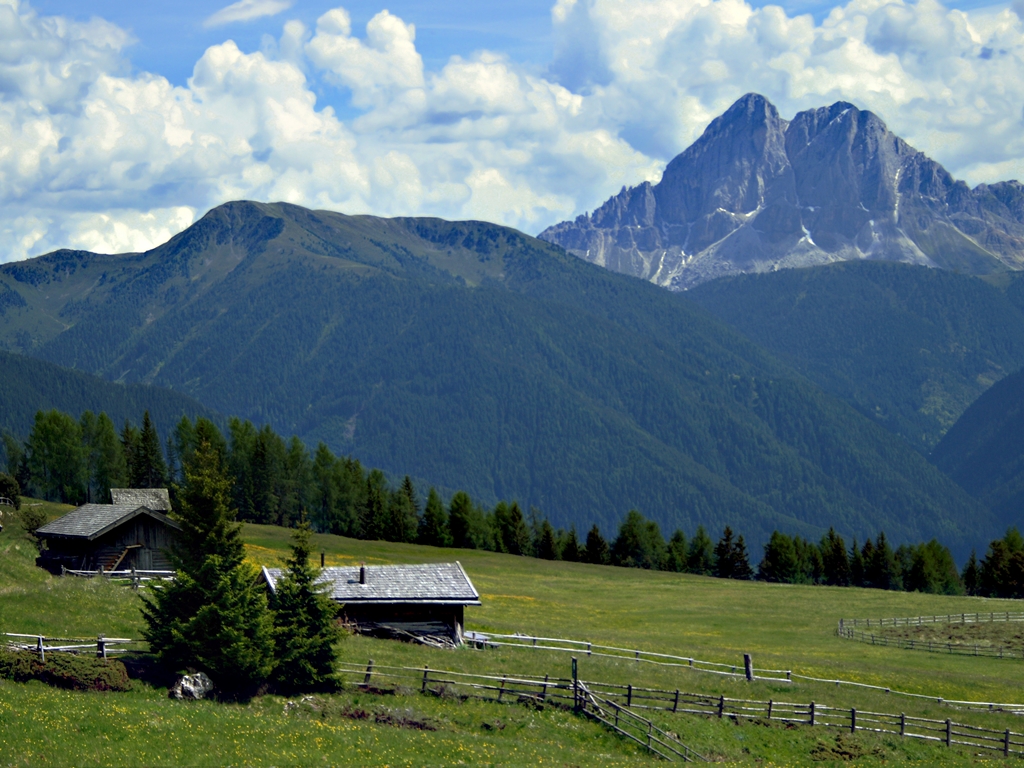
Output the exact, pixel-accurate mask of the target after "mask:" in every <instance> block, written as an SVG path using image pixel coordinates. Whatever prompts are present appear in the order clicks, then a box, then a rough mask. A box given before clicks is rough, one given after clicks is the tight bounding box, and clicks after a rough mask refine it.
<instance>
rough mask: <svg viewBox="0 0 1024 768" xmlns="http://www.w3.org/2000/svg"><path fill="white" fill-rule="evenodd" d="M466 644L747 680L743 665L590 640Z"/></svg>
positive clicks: (774, 672)
mask: <svg viewBox="0 0 1024 768" xmlns="http://www.w3.org/2000/svg"><path fill="white" fill-rule="evenodd" d="M465 639H466V642H468V643H470V644H471V645H474V646H475V647H477V648H484V647H490V648H502V647H505V648H530V649H534V650H538V651H562V652H565V653H585V654H586V655H587V656H596V657H598V658H608V659H624V660H626V661H635V662H638V663H639V662H643V663H645V664H656V665H658V666H663V667H686V668H687V669H693V670H695V671H697V672H710V673H711V674H714V675H725V676H727V677H747V673H746V671H745V666H744V664H743V663H742V662H741V663H739V664H723V663H721V662H717V661H703V660H701V659H695V658H691V657H690V656H675V655H673V654H671V653H654V652H652V651H642V650H639V649H636V648H619V647H617V646H614V645H599V644H598V643H591V642H588V641H586V640H565V639H563V638H557V637H534V636H533V635H520V634H516V635H498V634H484V633H482V632H472V631H470V632H466V633H465ZM789 675H790V672H789V670H785V669H758V670H757V678H758V679H759V680H771V681H774V682H790V677H789Z"/></svg>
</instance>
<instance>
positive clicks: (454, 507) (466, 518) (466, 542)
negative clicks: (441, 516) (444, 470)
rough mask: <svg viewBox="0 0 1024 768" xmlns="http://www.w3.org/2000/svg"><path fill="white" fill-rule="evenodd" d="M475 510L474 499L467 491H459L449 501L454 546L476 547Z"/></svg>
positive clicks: (449, 519) (449, 516)
mask: <svg viewBox="0 0 1024 768" xmlns="http://www.w3.org/2000/svg"><path fill="white" fill-rule="evenodd" d="M475 516H476V515H475V510H474V508H473V501H472V499H470V498H469V494H467V493H466V492H465V491H458V492H456V494H455V495H454V496H452V500H451V501H450V502H449V503H448V526H449V530H450V532H451V537H452V546H455V547H460V548H462V549H476V547H477V542H476V538H475V536H474V533H475V531H474V527H475V526H474V522H475V520H474V518H475Z"/></svg>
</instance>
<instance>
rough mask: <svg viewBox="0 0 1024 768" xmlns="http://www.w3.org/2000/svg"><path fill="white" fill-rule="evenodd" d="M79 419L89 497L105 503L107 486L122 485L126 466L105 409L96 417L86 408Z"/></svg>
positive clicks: (126, 480)
mask: <svg viewBox="0 0 1024 768" xmlns="http://www.w3.org/2000/svg"><path fill="white" fill-rule="evenodd" d="M80 423H81V427H82V442H83V444H84V446H85V451H86V456H87V466H88V473H89V494H88V495H89V498H90V499H92V500H93V501H95V502H98V503H100V504H109V503H110V489H111V488H124V487H125V485H126V484H127V482H128V477H127V475H128V467H127V465H126V464H125V459H124V450H123V449H122V447H121V443H120V441H119V440H118V439H117V430H116V429H115V427H114V422H112V421H111V420H110V417H109V416H107V414H105V413H101V414H100V415H99V416H98V417H97V416H94V415H93V414H92V412H91V411H86V412H85V413H83V414H82V418H81V420H80Z"/></svg>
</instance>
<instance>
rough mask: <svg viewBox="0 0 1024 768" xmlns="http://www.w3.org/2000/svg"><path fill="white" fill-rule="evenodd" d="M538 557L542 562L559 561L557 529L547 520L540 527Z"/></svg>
mask: <svg viewBox="0 0 1024 768" xmlns="http://www.w3.org/2000/svg"><path fill="white" fill-rule="evenodd" d="M537 557H539V558H540V559H541V560H557V559H558V542H557V541H556V540H555V529H554V528H552V527H551V523H550V522H548V521H547V520H546V519H545V520H544V522H543V523H541V525H540V537H539V539H538V541H537Z"/></svg>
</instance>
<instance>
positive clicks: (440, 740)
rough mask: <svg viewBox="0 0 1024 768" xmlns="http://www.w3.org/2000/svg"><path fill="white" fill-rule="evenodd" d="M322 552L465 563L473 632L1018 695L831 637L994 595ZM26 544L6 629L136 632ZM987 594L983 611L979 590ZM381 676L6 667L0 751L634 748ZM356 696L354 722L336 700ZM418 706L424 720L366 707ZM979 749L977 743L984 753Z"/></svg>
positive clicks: (921, 659)
mask: <svg viewBox="0 0 1024 768" xmlns="http://www.w3.org/2000/svg"><path fill="white" fill-rule="evenodd" d="M245 537H246V541H247V542H248V545H249V547H248V552H249V556H250V558H251V559H253V560H254V561H256V562H258V563H261V564H267V565H277V564H279V561H280V559H281V558H282V557H283V556H284V555H285V553H286V551H287V543H288V538H289V532H288V531H284V530H281V529H277V528H273V527H268V526H246V529H245ZM315 544H316V547H317V549H318V550H323V551H324V552H325V553H326V559H327V563H328V564H339V563H354V562H367V563H383V562H425V561H430V560H435V561H438V560H453V559H458V560H460V561H461V562H462V563H463V565H464V566H465V568H466V570H467V572H468V573H469V575H470V577H471V578H472V579H473V581H474V583H475V585H476V586H477V589H478V590H479V591H480V593H481V595H482V601H483V605H482V606H480V607H475V608H469V609H468V610H467V624H468V626H469V627H470V628H474V629H479V630H485V631H494V632H516V631H518V632H524V633H530V634H537V635H549V636H553V637H568V638H579V639H586V640H591V641H593V642H595V643H604V644H608V645H618V646H624V647H627V648H632V647H637V648H641V649H644V650H649V651H660V652H666V653H675V654H679V655H684V656H690V655H692V656H694V657H697V658H702V659H708V660H711V661H722V662H726V663H737V664H741V663H742V654H743V653H744V652H748V653H751V654H753V657H754V661H755V667H761V668H767V667H778V668H782V669H792V670H793V671H799V672H804V673H810V674H815V675H820V676H823V677H830V678H831V677H842V678H845V679H850V680H856V681H862V682H870V683H875V684H882V685H888V686H891V687H893V688H899V689H903V690H908V691H914V692H925V693H930V694H933V695H936V696H943V697H944V698H947V699H952V698H970V699H979V698H980V699H989V700H996V701H1016V700H1020V699H1022V698H1024V695H1022V694H1021V692H1020V691H1021V685H1020V684H1021V681H1022V674H1021V672H1022V667H1021V663H1020V662H1012V661H1000V660H998V659H975V658H971V657H959V656H956V657H947V656H943V655H940V654H927V653H917V652H912V651H900V650H897V649H892V648H889V649H886V648H879V647H872V646H869V645H865V644H863V643H855V642H850V641H845V640H841V639H839V638H837V637H836V636H835V634H834V628H835V624H836V621H837V620H838V618H839V617H853V616H858V617H867V616H872V617H879V616H900V615H920V614H934V613H949V612H960V611H975V610H1001V609H1002V610H1005V608H1000V606H1002V605H1005V601H1004V602H1000V601H988V600H986V601H983V600H980V599H976V598H953V597H941V596H929V595H918V594H913V595H908V594H903V593H887V592H879V591H872V590H859V589H826V588H819V587H799V586H779V585H767V584H759V583H749V584H746V583H737V582H728V581H719V580H715V579H709V578H700V577H693V576H685V575H675V574H667V573H651V572H641V571H636V570H625V569H618V568H602V567H597V566H587V565H579V564H569V563H548V562H543V561H537V560H532V559H527V558H518V557H513V556H507V555H496V554H493V553H485V552H474V551H466V550H438V549H432V548H427V547H419V546H414V545H399V544H385V543H378V542H362V541H355V540H350V539H343V538H340V537H335V536H317V537H316V538H315ZM30 549H31V545H30V543H29V542H28V541H27V540H26V539H24V537H23V536H22V535H21V534H20V533H19V532H17V531H15V530H13V529H11V528H8V529H5V531H4V532H3V533H2V534H0V631H19V632H20V631H24V632H45V633H51V634H61V633H68V634H80V635H83V636H88V635H93V634H96V633H99V632H106V633H107V634H115V633H116V634H121V635H123V636H130V637H137V636H139V633H140V630H141V622H140V619H139V616H138V612H137V605H138V602H137V601H138V597H137V595H135V593H133V592H132V591H131V590H129V589H125V588H123V587H119V586H117V585H114V584H106V583H98V582H96V581H84V580H74V579H59V578H53V577H49V576H47V575H46V574H44V573H43V572H42V571H39V570H38V569H36V568H34V567H33V566H32V564H31V562H32V560H31V557H32V555H33V554H34V553H32V552H30V551H28V550H30ZM990 605H991V606H992V607H989V606H990ZM340 650H341V656H342V660H343V661H344V662H346V663H348V664H353V665H359V666H363V665H365V664H366V662H367V660H368V659H370V658H372V659H374V662H375V665H376V667H377V668H378V669H380V667H381V666H388V665H393V666H408V667H418V668H420V669H422V667H423V666H424V665H429V666H430V667H431V668H432V669H450V670H459V671H465V672H475V673H481V674H493V673H499V674H500V673H503V672H507V673H511V674H523V675H526V674H531V675H544V674H550V675H552V676H559V677H568V676H569V672H570V659H569V656H568V654H560V653H555V652H547V651H532V650H515V649H491V650H486V651H479V650H473V649H470V648H462V649H459V650H457V651H442V650H437V649H432V648H425V647H419V646H413V645H408V644H404V643H397V642H393V641H381V640H373V639H369V638H364V637H358V636H355V637H348V638H346V639H345V640H344V641H343V643H342V645H341V649H340ZM579 669H580V676H581V678H583V679H590V680H600V681H607V682H622V683H625V682H632V683H633V684H634V685H644V686H650V687H661V688H668V689H675V688H681V689H682V690H684V691H686V690H689V691H697V692H706V693H714V694H719V693H720V694H724V695H726V696H728V697H733V698H752V699H762V700H763V699H768V698H774V699H775V700H780V699H781V700H786V701H797V702H807V701H812V700H813V701H816V702H817V703H819V704H827V705H833V706H845V707H850V706H856V707H857V708H858V710H861V711H863V710H873V711H882V712H900V711H905V712H906V713H907V714H908V715H917V716H924V717H933V718H937V719H943V718H947V717H949V718H952V719H954V720H957V721H959V722H967V723H973V724H976V725H979V726H985V727H989V728H998V729H1002V728H1007V727H1008V728H1011V729H1013V730H1015V731H1017V732H1020V731H1022V730H1024V727H1022V725H1021V723H1020V718H1018V717H1014V716H1011V715H1007V714H1001V713H993V714H989V713H979V712H968V711H963V710H957V709H953V708H950V707H948V706H943V705H940V704H938V703H937V702H935V701H923V700H918V699H908V698H898V697H896V696H893V695H886V694H885V693H881V692H873V691H868V690H864V689H855V688H845V687H842V688H837V687H836V686H834V685H827V684H812V683H793V684H792V685H787V684H784V683H771V682H768V681H755V682H753V683H747V682H746V681H743V680H737V679H732V678H722V677H720V676H717V675H708V674H702V673H696V672H692V671H690V670H687V669H674V668H665V667H657V666H653V665H648V664H638V663H636V662H634V661H629V660H609V659H598V658H595V657H590V658H588V657H586V656H585V654H579ZM375 683H376V684H377V685H379V686H381V687H382V688H388V689H391V690H394V691H395V693H394V695H372V694H367V693H363V692H360V691H358V690H357V689H356V688H355V687H354V686H347V687H346V689H345V690H343V691H342V692H341V693H339V694H336V695H334V696H331V697H326V698H321V699H319V700H317V701H316V702H314V703H315V704H316V707H317V709H313V708H312V707H310V706H309V704H308V703H307V704H305V705H301V706H295V707H291V708H286V702H285V700H284V699H281V698H279V697H275V696H265V697H259V698H257V699H255V700H253V701H252V702H250V703H248V704H230V705H228V704H217V703H212V702H200V703H189V704H186V703H181V702H174V701H171V700H168V699H167V698H166V692H165V691H163V690H160V689H154V688H150V687H149V686H147V685H145V684H142V683H139V684H138V685H137V689H136V690H134V691H132V692H131V693H128V694H106V695H103V694H85V693H73V692H67V691H59V690H55V689H51V688H48V687H45V686H43V685H41V684H14V683H9V682H0V765H4V764H9V765H47V764H49V765H72V764H73V765H83V764H84V765H91V764H97V765H98V764H106V765H127V764H139V763H145V764H154V765H159V764H171V763H174V764H189V765H193V764H194V765H223V764H245V765H280V764H314V763H317V764H319V763H325V764H335V763H349V764H364V763H367V762H370V763H375V764H389V765H428V764H454V763H458V762H459V761H462V762H464V763H467V764H510V765H525V764H530V765H533V764H542V765H543V764H547V763H557V764H567V765H599V764H600V765H604V764H617V763H619V764H623V763H628V764H636V763H641V762H645V761H647V760H650V758H648V757H647V756H645V755H644V754H642V753H641V752H640V751H638V749H636V748H634V746H633V745H631V744H630V743H629V742H626V741H624V740H622V739H620V738H618V737H616V736H614V735H612V734H610V733H608V732H606V731H605V730H604V729H603V728H600V727H598V726H596V725H594V724H591V723H588V722H585V721H583V720H580V719H577V718H575V717H574V716H573V715H572V714H571V713H570V712H566V711H564V710H562V709H559V708H557V707H551V706H548V707H545V708H544V709H543V710H542V711H536V710H535V709H533V708H529V707H525V706H521V705H517V704H514V703H513V704H507V703H506V704H498V703H495V702H485V701H477V700H467V701H458V700H456V699H452V698H448V697H437V696H429V695H421V694H419V693H418V692H416V685H415V682H414V681H412V680H405V681H388V680H387V679H386V678H378V679H377V680H375ZM346 709H347V710H348V711H349V712H351V711H353V710H360V709H361V710H365V711H366V712H368V713H369V714H370V715H371V716H370V717H369V718H368V719H353V718H352V717H347V716H345V710H346ZM377 715H382V719H385V720H387V719H391V720H394V719H399V720H401V719H406V720H409V719H411V720H418V721H424V722H427V723H429V724H430V726H431V727H433V728H435V730H426V731H425V730H418V729H415V728H405V727H398V726H395V725H387V724H381V723H378V722H376V716H377ZM652 719H654V721H655V722H656V723H657V724H658V725H660V726H661V727H663V728H665V729H666V730H669V731H672V732H674V733H676V734H678V735H679V737H680V739H681V740H682V741H683V742H684V743H685V744H688V745H689V746H691V747H692V748H694V749H696V750H698V751H699V752H702V753H705V754H708V755H710V756H712V757H714V758H715V759H718V760H724V761H728V762H732V763H737V764H747V765H765V764H777V765H800V764H808V765H809V764H818V763H819V762H821V761H824V762H826V763H827V762H829V761H836V762H839V761H842V760H843V759H844V756H845V758H855V762H856V764H858V765H860V764H865V765H871V764H901V765H902V764H921V765H926V764H927V765H933V764H942V765H966V764H968V763H971V764H973V763H975V762H976V761H977V760H979V759H982V758H978V757H975V756H973V755H972V754H971V753H970V752H969V751H967V750H963V749H946V748H944V747H939V746H934V745H931V744H926V743H922V742H918V741H912V740H901V739H900V738H899V737H898V736H889V735H879V734H869V733H862V732H858V733H857V734H855V735H852V736H851V735H849V734H843V735H842V736H841V737H839V741H838V742H837V733H836V732H835V731H831V730H825V729H821V728H815V729H811V728H808V727H796V728H786V727H785V726H783V725H782V724H779V723H776V722H772V723H771V724H765V723H758V722H747V723H741V724H736V723H734V722H733V721H731V720H730V719H728V718H726V719H724V720H718V719H717V718H704V717H699V716H692V715H682V714H680V715H672V714H671V713H662V712H658V713H655V714H653V715H652ZM996 758H997V756H996V755H994V754H993V755H991V756H987V755H986V757H985V758H984V759H987V760H993V761H996Z"/></svg>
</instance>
